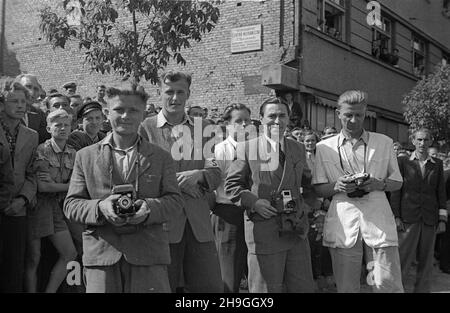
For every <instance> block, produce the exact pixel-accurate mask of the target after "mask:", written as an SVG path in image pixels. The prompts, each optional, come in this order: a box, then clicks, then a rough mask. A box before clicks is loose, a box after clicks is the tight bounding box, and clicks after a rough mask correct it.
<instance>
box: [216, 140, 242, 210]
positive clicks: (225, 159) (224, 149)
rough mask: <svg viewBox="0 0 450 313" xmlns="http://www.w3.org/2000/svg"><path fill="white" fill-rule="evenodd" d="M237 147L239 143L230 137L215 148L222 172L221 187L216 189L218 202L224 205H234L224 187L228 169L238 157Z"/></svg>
mask: <svg viewBox="0 0 450 313" xmlns="http://www.w3.org/2000/svg"><path fill="white" fill-rule="evenodd" d="M236 146H237V142H236V140H234V139H233V138H232V137H231V136H228V138H227V139H225V140H224V141H222V142H221V143H219V144H217V145H216V146H215V147H214V156H215V158H216V162H217V164H218V166H219V168H220V171H221V172H222V180H221V182H220V185H219V186H218V187H217V189H216V202H217V203H223V204H234V203H233V202H232V201H231V200H230V199H229V197H228V196H227V195H226V193H225V190H224V186H225V179H226V178H227V174H228V169H229V168H230V166H231V163H232V162H233V160H234V158H235V157H236Z"/></svg>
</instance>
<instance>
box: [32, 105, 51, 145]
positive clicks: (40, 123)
mask: <svg viewBox="0 0 450 313" xmlns="http://www.w3.org/2000/svg"><path fill="white" fill-rule="evenodd" d="M27 115H28V128H31V129H33V130H35V131H36V132H37V133H38V135H39V144H41V143H43V142H44V141H46V140H47V139H50V138H51V135H50V134H49V132H48V131H47V120H46V117H45V113H44V112H42V111H41V110H39V109H37V108H35V107H34V106H30V107H29V108H28V113H27Z"/></svg>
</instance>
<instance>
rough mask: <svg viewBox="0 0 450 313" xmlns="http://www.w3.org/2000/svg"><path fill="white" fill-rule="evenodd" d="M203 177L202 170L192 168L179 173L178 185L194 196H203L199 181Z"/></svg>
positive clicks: (183, 190)
mask: <svg viewBox="0 0 450 313" xmlns="http://www.w3.org/2000/svg"><path fill="white" fill-rule="evenodd" d="M202 179H203V172H202V170H191V171H185V172H180V173H177V180H178V186H179V187H180V190H181V191H182V192H184V193H186V194H188V195H189V196H191V197H192V198H196V199H198V198H201V197H203V192H202V191H201V190H200V188H199V187H200V186H199V182H200V181H202Z"/></svg>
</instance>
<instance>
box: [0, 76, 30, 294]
mask: <svg viewBox="0 0 450 313" xmlns="http://www.w3.org/2000/svg"><path fill="white" fill-rule="evenodd" d="M27 101H29V93H28V90H27V89H26V88H25V87H24V86H22V85H21V84H20V83H18V82H14V81H13V78H9V77H8V78H2V79H1V81H0V106H1V107H2V113H1V115H0V141H1V142H2V145H3V146H4V147H5V148H7V149H8V152H9V154H10V160H11V162H10V164H11V165H12V168H13V170H14V189H13V191H12V193H11V196H12V201H11V202H10V203H9V204H8V206H7V207H6V208H5V209H4V210H2V212H1V214H2V219H1V225H0V230H1V233H0V241H2V243H3V244H2V245H3V255H2V257H1V262H0V277H1V281H0V292H22V291H23V278H24V270H25V247H26V234H27V216H26V215H27V208H28V207H31V208H32V207H33V204H34V202H35V197H36V190H37V185H36V178H35V175H34V173H33V159H34V155H35V151H36V147H37V145H38V134H37V133H36V132H35V131H34V130H32V129H30V128H28V127H25V126H24V125H23V124H22V123H21V121H22V119H23V117H24V115H25V114H26V112H27ZM0 245H1V244H0Z"/></svg>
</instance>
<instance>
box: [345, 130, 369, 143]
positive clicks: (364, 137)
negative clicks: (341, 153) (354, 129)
mask: <svg viewBox="0 0 450 313" xmlns="http://www.w3.org/2000/svg"><path fill="white" fill-rule="evenodd" d="M349 139H350V138H347V137H346V136H345V135H344V133H343V132H342V130H341V132H340V133H339V135H338V145H339V147H340V146H342V145H343V144H344V143H345V142H346V141H347V140H349ZM359 140H362V141H363V142H364V143H365V144H366V145H367V144H369V133H368V132H366V130H365V129H363V132H362V134H361V136H360V137H359V139H358V141H359Z"/></svg>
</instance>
